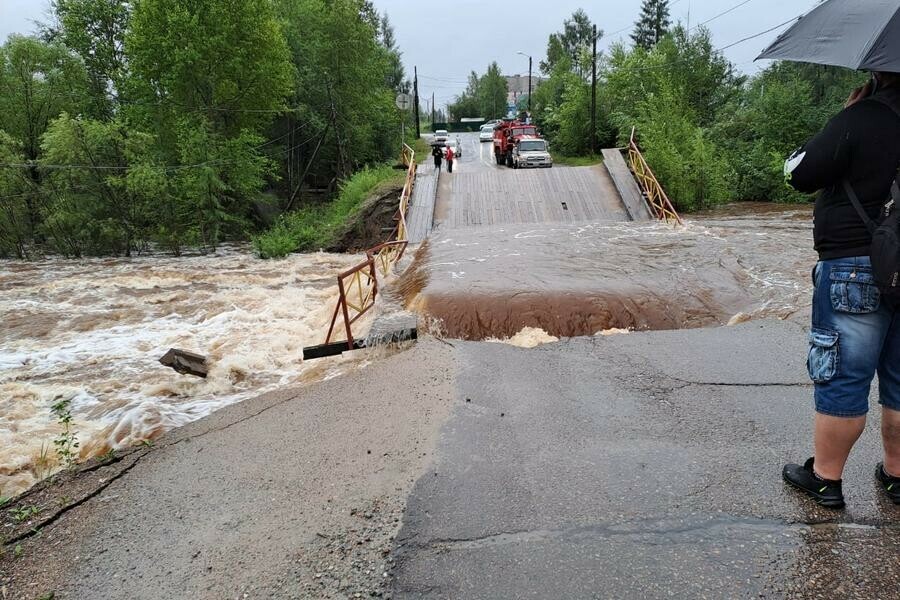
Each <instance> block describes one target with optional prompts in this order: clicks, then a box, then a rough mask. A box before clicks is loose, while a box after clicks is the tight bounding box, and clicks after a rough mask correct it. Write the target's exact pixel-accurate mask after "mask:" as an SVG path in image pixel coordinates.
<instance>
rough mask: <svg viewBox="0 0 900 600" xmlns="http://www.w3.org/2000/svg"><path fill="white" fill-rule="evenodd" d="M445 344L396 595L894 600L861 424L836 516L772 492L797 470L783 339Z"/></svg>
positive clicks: (798, 384)
mask: <svg viewBox="0 0 900 600" xmlns="http://www.w3.org/2000/svg"><path fill="white" fill-rule="evenodd" d="M453 343H454V344H455V345H456V351H457V353H458V361H459V363H460V364H461V372H460V374H459V380H458V386H457V390H458V395H459V396H458V398H457V408H456V409H455V410H454V413H453V415H452V417H451V419H450V420H449V421H448V422H447V423H446V424H445V426H444V428H443V432H442V437H441V441H440V443H439V446H438V450H437V453H436V460H435V464H434V465H433V466H432V467H431V468H430V469H429V471H428V472H426V473H425V474H424V475H423V476H422V477H421V478H420V479H419V481H418V482H417V484H416V486H415V487H414V489H413V492H412V494H411V496H410V499H409V501H408V506H407V513H406V516H405V520H404V527H403V529H402V530H401V532H400V535H399V536H398V540H397V547H396V551H397V552H398V553H399V561H398V564H399V567H398V571H397V573H396V579H395V587H394V592H395V597H396V598H410V599H411V598H486V599H487V598H490V599H501V598H635V597H645V598H659V597H676V598H700V597H704V598H745V597H774V598H780V597H796V598H818V597H838V598H885V599H887V598H896V597H897V589H898V588H897V585H898V583H900V560H898V557H900V537H898V535H897V534H898V533H900V529H898V526H897V522H898V518H900V509H898V508H895V507H893V505H889V504H887V503H886V502H885V501H884V499H883V498H881V497H880V496H879V494H878V491H877V489H876V485H875V482H874V478H873V472H874V467H875V463H876V462H877V461H878V460H879V438H878V433H877V432H878V415H877V412H876V411H873V414H872V419H871V422H870V424H869V428H868V430H867V432H866V434H865V435H864V438H863V440H861V442H860V444H859V446H858V448H857V449H856V451H855V453H854V455H853V456H852V458H851V461H850V463H849V464H848V467H847V471H846V476H845V493H846V494H847V503H848V509H847V510H846V511H844V512H829V511H826V510H824V509H819V508H817V507H815V506H814V505H812V504H810V503H809V502H807V501H806V500H804V499H802V498H799V497H798V496H797V495H796V494H795V493H794V492H793V491H791V490H789V489H787V488H786V487H785V486H784V485H783V483H782V482H781V479H780V469H781V466H782V464H783V463H784V462H786V461H789V460H803V459H805V458H806V457H807V456H808V455H809V453H810V447H809V440H810V439H811V437H810V433H811V432H810V429H811V427H810V426H811V417H812V407H811V394H812V388H811V387H810V385H809V384H808V381H807V378H806V375H805V367H804V365H803V357H804V356H805V333H804V328H803V325H802V324H801V323H800V322H797V321H781V322H774V321H766V322H756V323H747V324H744V325H740V326H737V327H729V328H717V329H703V330H693V331H675V332H653V333H642V334H631V335H619V336H612V337H595V338H578V339H571V340H566V341H562V342H560V343H558V344H551V345H547V346H543V347H540V348H538V349H534V350H522V349H519V348H514V347H511V346H498V345H489V344H481V343H473V342H453ZM873 406H874V401H873Z"/></svg>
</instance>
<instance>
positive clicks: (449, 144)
mask: <svg viewBox="0 0 900 600" xmlns="http://www.w3.org/2000/svg"><path fill="white" fill-rule="evenodd" d="M447 148H453V154H454V156H456V158H462V144H460V143H459V138H456V139H455V140H447V141H446V142H444V156H447Z"/></svg>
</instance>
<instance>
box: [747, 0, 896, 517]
mask: <svg viewBox="0 0 900 600" xmlns="http://www.w3.org/2000/svg"><path fill="white" fill-rule="evenodd" d="M760 58H774V59H785V60H794V61H799V62H811V63H817V64H827V65H838V66H845V67H850V68H854V69H858V70H866V71H870V72H872V78H871V80H870V81H869V82H868V83H867V84H866V85H865V86H862V87H861V88H858V89H856V90H854V91H853V93H852V94H851V95H850V98H849V99H848V101H847V104H846V107H845V108H844V110H843V111H841V112H840V113H839V114H838V115H836V116H835V117H834V118H832V119H831V121H829V122H828V124H827V125H826V126H825V128H824V129H823V130H822V131H821V132H820V133H819V134H818V135H816V136H815V137H814V138H813V139H811V140H810V141H809V142H808V143H807V144H806V145H805V146H804V147H803V148H801V149H800V150H798V151H797V152H796V153H794V154H793V155H792V156H791V157H790V158H789V159H788V160H787V162H786V164H785V176H786V178H787V181H788V183H789V184H790V185H791V186H793V187H794V188H796V189H797V190H799V191H801V192H807V193H812V192H815V191H819V195H818V197H817V199H816V205H815V213H814V221H815V224H814V238H815V248H816V251H817V252H818V255H819V261H818V263H817V264H816V266H815V268H814V270H813V282H814V288H815V291H814V293H813V306H812V328H811V330H810V333H809V354H808V361H807V366H808V370H809V376H810V378H811V379H812V380H813V382H814V384H815V394H814V398H815V410H816V414H815V423H814V430H815V433H814V444H813V445H814V456H813V457H812V458H810V459H808V460H807V461H806V462H805V463H804V464H802V465H801V464H794V463H791V464H787V465H785V466H784V468H783V470H782V476H783V478H784V480H785V481H786V482H787V483H789V484H790V485H792V486H793V487H795V488H797V489H799V490H801V491H802V492H804V493H805V494H807V495H809V496H810V497H812V498H813V499H814V500H815V501H816V502H818V503H819V504H821V505H823V506H826V507H829V508H843V506H844V495H843V489H842V478H843V472H844V465H845V464H846V462H847V459H848V457H849V455H850V451H851V450H852V448H853V446H854V445H855V444H856V442H857V440H858V439H859V438H860V436H861V435H862V433H863V430H864V429H865V425H866V415H867V413H868V410H869V391H870V386H871V383H872V380H873V378H874V376H875V374H876V373H877V374H878V378H879V402H880V403H881V405H882V431H881V432H882V443H883V447H884V462H883V463H879V464H878V465H877V466H876V467H875V476H876V480H877V482H878V483H879V485H880V487H881V488H882V490H883V491H884V493H885V494H886V496H887V497H888V499H889V500H891V501H892V502H894V503H896V504H900V310H898V307H896V306H894V305H893V304H892V303H891V302H889V301H888V300H887V299H886V298H882V293H881V292H880V290H879V287H878V285H877V284H878V282H877V281H876V278H875V276H874V273H873V269H872V262H871V257H870V250H871V246H872V233H871V232H870V229H869V227H868V225H867V220H868V219H871V220H873V221H877V220H878V219H879V216H880V215H881V214H882V213H883V212H884V211H885V210H890V208H889V207H890V206H891V205H890V204H889V201H890V199H891V195H892V186H895V185H896V184H895V183H894V182H895V181H897V180H898V179H900V177H898V169H900V75H898V73H900V0H828V1H827V2H824V3H823V4H821V5H819V6H818V7H816V8H815V9H813V10H812V11H811V12H810V13H809V14H807V15H806V16H804V17H803V18H802V19H801V20H800V21H799V22H798V23H796V24H795V25H794V26H793V27H792V28H791V29H789V30H788V31H787V32H785V33H784V34H783V35H782V36H780V37H779V38H778V40H776V41H775V43H774V44H772V46H770V47H769V48H768V49H767V50H765V51H764V52H763V54H762V55H760ZM894 193H898V192H897V191H896V189H895V191H894ZM855 204H859V205H860V207H859V210H858V209H857V207H856V206H855ZM862 211H865V213H866V214H862ZM866 217H867V218H866ZM864 219H865V220H864Z"/></svg>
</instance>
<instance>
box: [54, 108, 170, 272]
mask: <svg viewBox="0 0 900 600" xmlns="http://www.w3.org/2000/svg"><path fill="white" fill-rule="evenodd" d="M154 147H155V140H154V139H153V138H152V136H151V135H149V134H145V133H139V132H136V131H134V130H133V129H131V128H130V127H128V126H127V125H126V124H125V123H124V122H122V121H120V120H113V121H96V120H90V119H80V118H75V117H71V116H69V115H68V114H63V115H62V116H60V118H58V119H56V120H55V121H54V122H53V124H52V125H51V126H50V128H49V129H48V131H47V134H46V135H45V136H44V141H43V150H44V158H43V160H42V161H41V164H42V167H43V168H44V169H45V170H46V185H45V189H44V193H45V194H46V195H47V197H48V202H47V208H46V214H45V215H44V217H45V220H44V223H43V225H42V227H43V228H44V230H45V232H46V234H47V236H48V237H49V239H50V240H51V242H52V244H53V247H54V249H55V250H57V251H58V252H60V253H62V254H64V255H66V256H82V255H85V254H107V253H111V254H117V255H126V256H128V255H131V253H132V252H134V251H140V250H142V249H143V248H144V247H145V246H146V244H147V242H149V241H150V235H151V234H152V229H153V227H155V224H156V222H157V214H156V212H157V210H158V208H159V207H160V206H163V205H165V204H166V203H167V201H168V195H167V193H166V188H167V181H166V171H165V170H164V169H163V168H162V167H161V165H159V164H158V162H157V159H156V157H155V156H154V155H153V148H154Z"/></svg>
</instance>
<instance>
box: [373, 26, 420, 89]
mask: <svg viewBox="0 0 900 600" xmlns="http://www.w3.org/2000/svg"><path fill="white" fill-rule="evenodd" d="M380 28H381V45H382V46H384V49H385V50H387V51H388V63H389V65H388V73H387V85H388V87H389V88H390V89H392V90H395V91H397V92H403V93H409V90H410V87H411V85H412V84H411V83H410V82H409V80H408V79H407V78H406V70H405V69H404V68H403V53H402V52H400V50H399V49H398V48H397V38H396V35H395V33H394V26H393V25H391V20H390V18H389V17H388V15H387V13H385V14H384V15H382V17H381V22H380Z"/></svg>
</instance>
